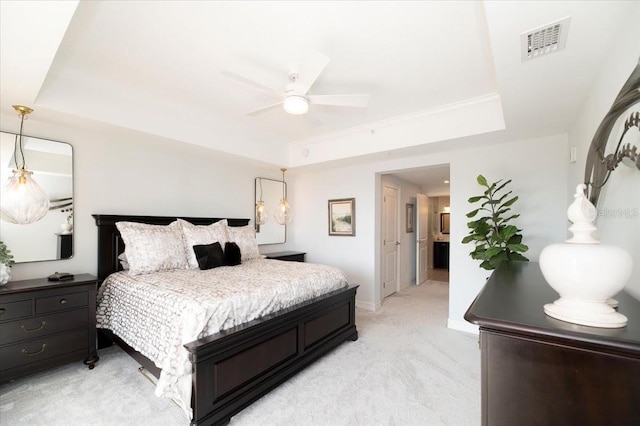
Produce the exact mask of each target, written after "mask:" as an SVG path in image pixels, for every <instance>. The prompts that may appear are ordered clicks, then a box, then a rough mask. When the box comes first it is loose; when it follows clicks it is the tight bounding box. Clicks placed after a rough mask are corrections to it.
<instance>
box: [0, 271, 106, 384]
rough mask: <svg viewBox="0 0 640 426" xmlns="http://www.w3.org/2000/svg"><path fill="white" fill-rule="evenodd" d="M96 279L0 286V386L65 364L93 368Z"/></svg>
mask: <svg viewBox="0 0 640 426" xmlns="http://www.w3.org/2000/svg"><path fill="white" fill-rule="evenodd" d="M96 280H97V279H96V277H94V276H91V275H87V274H83V275H76V276H75V278H74V279H73V280H69V281H61V282H52V281H48V280H47V279H46V278H43V279H34V280H25V281H12V282H9V283H8V284H6V285H5V286H3V287H0V382H5V381H8V380H11V379H15V378H17V377H21V376H24V375H27V374H31V373H35V372H38V371H42V370H46V369H48V368H51V367H55V366H58V365H61V364H64V363H67V362H71V361H80V360H82V361H84V363H85V364H86V365H87V366H88V367H89V368H90V369H92V368H93V367H94V364H95V363H96V362H97V361H98V355H97V352H96Z"/></svg>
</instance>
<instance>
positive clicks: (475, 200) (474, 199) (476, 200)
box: [467, 195, 484, 203]
mask: <svg viewBox="0 0 640 426" xmlns="http://www.w3.org/2000/svg"><path fill="white" fill-rule="evenodd" d="M483 198H484V197H483V196H482V195H479V196H477V197H471V198H469V200H467V201H468V202H469V203H477V202H478V201H480V200H482V199H483Z"/></svg>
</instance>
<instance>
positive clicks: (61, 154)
mask: <svg viewBox="0 0 640 426" xmlns="http://www.w3.org/2000/svg"><path fill="white" fill-rule="evenodd" d="M15 138H16V135H15V134H14V133H7V132H0V178H1V180H0V182H1V183H0V185H4V183H5V182H6V181H7V179H8V178H9V177H10V176H11V175H12V170H13V169H15V163H14V147H15ZM23 145H24V158H25V162H26V169H28V170H30V171H32V172H33V176H32V177H33V179H34V180H35V181H36V182H37V183H38V185H40V187H41V188H42V189H43V190H44V191H45V192H46V194H47V195H48V196H49V199H50V201H51V207H50V208H49V212H48V213H47V214H46V215H45V216H44V217H43V218H42V219H40V220H39V221H37V222H35V223H30V224H28V225H16V224H14V223H10V222H6V221H4V220H0V240H2V241H3V242H4V243H5V244H6V245H7V248H8V249H9V250H11V254H12V255H13V257H14V260H15V261H16V263H22V262H36V261H44V260H60V259H68V258H70V257H71V256H73V236H74V235H73V149H72V147H71V145H69V144H68V143H63V142H56V141H51V140H47V139H39V138H34V137H30V136H23ZM1 196H2V194H0V197H1Z"/></svg>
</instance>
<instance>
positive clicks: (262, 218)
mask: <svg viewBox="0 0 640 426" xmlns="http://www.w3.org/2000/svg"><path fill="white" fill-rule="evenodd" d="M268 220H269V211H268V210H267V206H265V205H264V201H262V200H260V201H258V203H257V204H256V225H264V224H265V223H267V221H268Z"/></svg>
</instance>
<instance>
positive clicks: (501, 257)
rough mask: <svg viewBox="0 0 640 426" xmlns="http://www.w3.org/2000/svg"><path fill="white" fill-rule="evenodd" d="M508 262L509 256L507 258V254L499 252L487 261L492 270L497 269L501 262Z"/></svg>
mask: <svg viewBox="0 0 640 426" xmlns="http://www.w3.org/2000/svg"><path fill="white" fill-rule="evenodd" d="M508 260H509V256H507V253H505V252H500V253H499V254H498V255H497V256H494V257H492V258H491V259H489V263H490V264H491V266H493V267H494V268H497V267H498V265H500V264H501V263H502V262H506V261H508Z"/></svg>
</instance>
